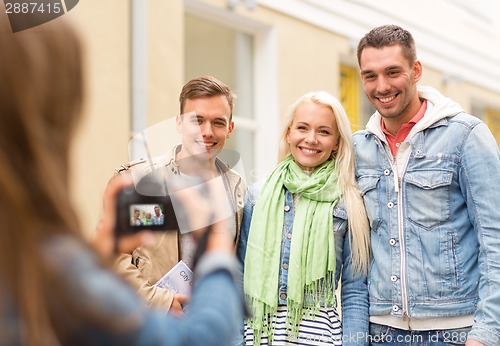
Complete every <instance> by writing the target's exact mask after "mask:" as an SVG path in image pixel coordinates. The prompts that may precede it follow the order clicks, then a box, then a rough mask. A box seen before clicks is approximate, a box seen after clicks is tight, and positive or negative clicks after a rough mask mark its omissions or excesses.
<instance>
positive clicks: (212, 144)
mask: <svg viewBox="0 0 500 346" xmlns="http://www.w3.org/2000/svg"><path fill="white" fill-rule="evenodd" d="M198 144H199V145H202V146H204V147H207V148H210V147H213V146H214V145H215V143H205V142H198Z"/></svg>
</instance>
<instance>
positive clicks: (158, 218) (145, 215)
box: [129, 204, 165, 227]
mask: <svg viewBox="0 0 500 346" xmlns="http://www.w3.org/2000/svg"><path fill="white" fill-rule="evenodd" d="M164 214H165V207H164V205H163V204H131V205H130V208H129V218H130V226H132V227H143V226H152V225H157V226H161V225H163V224H164V223H165V215H164Z"/></svg>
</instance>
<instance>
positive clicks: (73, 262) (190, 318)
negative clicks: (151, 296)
mask: <svg viewBox="0 0 500 346" xmlns="http://www.w3.org/2000/svg"><path fill="white" fill-rule="evenodd" d="M42 250H43V253H44V255H45V256H44V259H46V261H47V263H46V265H47V267H48V268H51V270H52V272H51V273H52V274H53V277H52V279H54V280H55V281H56V280H57V282H60V283H62V284H61V285H60V287H59V289H58V290H57V291H55V290H51V289H47V290H46V291H47V301H49V303H50V313H51V314H52V315H54V316H55V315H57V316H58V318H57V320H58V321H59V325H58V329H59V330H62V331H64V332H65V339H64V340H61V341H62V342H61V344H65V345H76V346H79V345H82V346H86V345H109V346H114V345H116V346H126V345H136V346H147V345H154V346H159V345H168V346H176V345H177V346H180V345H190V346H194V345H203V346H208V345H212V346H223V345H230V342H231V339H232V338H233V337H234V334H235V333H236V332H237V331H238V322H237V321H239V320H241V319H242V318H243V308H242V307H243V304H242V301H241V296H240V295H239V293H238V291H237V288H236V286H235V282H234V280H233V277H234V276H237V274H235V273H237V271H238V270H239V268H238V263H237V261H236V259H235V258H234V257H233V256H231V255H229V254H225V253H219V252H210V253H206V254H204V255H203V256H202V257H200V261H199V262H198V266H197V268H196V271H195V287H194V290H193V296H192V297H191V300H190V303H189V305H188V311H187V313H186V314H185V315H184V316H183V317H182V318H178V317H176V316H174V315H168V314H166V313H165V312H164V311H163V310H155V309H148V308H147V306H146V304H145V302H144V301H143V300H142V299H140V297H139V296H138V295H137V294H136V293H135V292H134V290H133V289H132V288H131V287H129V286H128V285H127V284H125V283H124V282H123V281H122V280H121V279H120V278H119V277H117V276H116V275H115V274H114V273H112V272H111V271H110V270H106V269H104V268H103V267H102V266H101V265H100V260H99V259H98V257H97V256H96V254H94V253H93V252H92V251H90V250H89V249H88V248H87V247H86V246H83V245H82V242H81V241H80V240H77V239H75V238H74V237H73V236H55V237H52V238H50V239H48V240H47V241H46V243H45V244H44V246H43V247H42ZM1 282H2V278H1V277H0V283H1ZM3 288H4V286H2V285H0V302H2V304H0V345H21V344H22V342H21V340H20V337H19V329H20V326H22V319H21V317H20V315H19V312H18V311H17V309H16V307H15V304H14V302H13V300H12V299H11V296H10V295H9V294H8V292H6V291H5V290H4V289H3ZM56 292H57V293H56ZM61 302H66V303H65V304H61ZM68 302H71V304H69V303H68ZM103 321H106V323H104V322H103Z"/></svg>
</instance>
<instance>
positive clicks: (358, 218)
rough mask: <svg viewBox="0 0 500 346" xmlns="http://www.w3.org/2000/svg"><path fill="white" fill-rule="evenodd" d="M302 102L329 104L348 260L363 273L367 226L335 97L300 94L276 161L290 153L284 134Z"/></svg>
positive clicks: (341, 111) (290, 112)
mask: <svg viewBox="0 0 500 346" xmlns="http://www.w3.org/2000/svg"><path fill="white" fill-rule="evenodd" d="M304 103H314V104H318V105H321V106H325V107H329V108H331V110H332V111H333V114H334V115H335V120H336V123H337V126H338V131H339V135H340V138H339V146H338V150H337V151H336V152H332V157H334V158H335V166H336V168H337V170H338V172H339V173H338V174H339V177H338V185H339V189H340V190H341V192H342V196H343V200H344V204H345V208H346V211H347V215H348V219H349V220H348V227H349V237H350V245H351V253H352V254H351V257H352V263H353V268H354V270H355V271H356V272H357V273H365V274H366V273H367V272H368V266H369V262H370V226H369V223H368V217H367V214H366V210H365V205H364V202H363V198H362V197H361V194H360V192H359V188H358V184H357V182H356V178H355V173H354V148H353V143H352V137H351V134H352V132H351V125H350V123H349V119H348V118H347V114H346V112H345V110H344V108H343V107H342V105H341V104H340V102H339V101H338V100H337V99H336V98H335V97H333V96H332V95H331V94H329V93H327V92H325V91H317V92H310V93H307V94H305V95H303V96H301V97H300V98H299V99H298V100H297V101H295V103H294V104H293V105H291V106H290V108H289V110H288V113H287V117H286V123H285V126H284V129H283V134H282V136H281V141H280V150H279V161H280V162H281V161H282V160H284V159H285V158H286V157H288V156H289V155H291V152H290V145H289V144H288V142H287V140H286V137H287V134H288V130H289V128H290V126H291V125H292V123H293V120H294V118H295V113H296V111H297V109H298V108H299V106H301V105H302V104H304Z"/></svg>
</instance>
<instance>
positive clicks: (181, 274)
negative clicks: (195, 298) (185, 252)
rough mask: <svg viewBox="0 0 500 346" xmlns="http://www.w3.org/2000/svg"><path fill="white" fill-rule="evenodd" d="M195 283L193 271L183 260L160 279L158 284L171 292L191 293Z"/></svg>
mask: <svg viewBox="0 0 500 346" xmlns="http://www.w3.org/2000/svg"><path fill="white" fill-rule="evenodd" d="M192 285H193V272H192V271H191V269H189V267H188V266H187V265H186V263H184V262H183V261H182V260H180V261H179V263H177V264H176V265H175V266H174V267H173V268H172V269H170V270H169V271H168V273H166V274H165V275H163V277H162V278H161V279H160V280H158V282H157V283H156V286H158V287H162V288H166V289H168V290H169V291H171V292H174V293H179V294H184V295H190V294H191V287H192Z"/></svg>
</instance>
